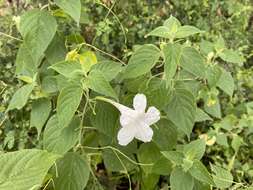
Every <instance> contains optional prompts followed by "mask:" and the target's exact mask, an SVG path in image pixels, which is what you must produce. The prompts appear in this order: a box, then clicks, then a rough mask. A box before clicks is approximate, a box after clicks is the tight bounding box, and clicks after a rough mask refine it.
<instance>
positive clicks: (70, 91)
mask: <svg viewBox="0 0 253 190" xmlns="http://www.w3.org/2000/svg"><path fill="white" fill-rule="evenodd" d="M82 95H83V89H82V88H81V87H80V86H79V85H75V84H73V85H69V86H67V87H65V88H63V89H62V90H61V92H60V95H59V96H58V99H57V107H56V113H57V117H58V120H59V125H60V126H61V127H65V126H67V125H68V124H69V123H70V121H71V120H72V118H73V116H74V114H75V112H76V111H77V108H78V106H79V104H80V102H81V99H82Z"/></svg>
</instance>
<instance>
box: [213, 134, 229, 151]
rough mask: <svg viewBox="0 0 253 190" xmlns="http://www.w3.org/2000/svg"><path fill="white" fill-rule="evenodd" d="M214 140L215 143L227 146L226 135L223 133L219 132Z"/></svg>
mask: <svg viewBox="0 0 253 190" xmlns="http://www.w3.org/2000/svg"><path fill="white" fill-rule="evenodd" d="M216 142H217V144H219V145H222V146H225V147H226V148H228V147H229V145H228V138H227V135H226V134H224V133H220V134H218V135H217V137H216Z"/></svg>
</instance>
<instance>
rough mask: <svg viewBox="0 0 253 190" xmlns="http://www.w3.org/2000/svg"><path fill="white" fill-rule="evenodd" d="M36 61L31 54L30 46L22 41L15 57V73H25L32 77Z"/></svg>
mask: <svg viewBox="0 0 253 190" xmlns="http://www.w3.org/2000/svg"><path fill="white" fill-rule="evenodd" d="M38 61H39V60H36V58H35V57H34V56H33V55H32V53H31V51H30V48H29V47H28V46H27V44H26V43H23V44H22V45H21V46H20V47H19V49H18V54H17V57H16V62H15V64H16V71H15V73H16V74H17V75H25V76H29V77H31V78H32V77H33V76H34V75H35V73H36V70H37V66H38Z"/></svg>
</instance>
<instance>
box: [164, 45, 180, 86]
mask: <svg viewBox="0 0 253 190" xmlns="http://www.w3.org/2000/svg"><path fill="white" fill-rule="evenodd" d="M163 54H164V62H165V65H164V73H165V79H166V81H167V83H168V84H170V82H171V79H172V78H173V77H174V75H175V74H176V71H177V66H178V65H179V58H180V54H181V46H180V45H179V44H167V45H165V46H164V48H163Z"/></svg>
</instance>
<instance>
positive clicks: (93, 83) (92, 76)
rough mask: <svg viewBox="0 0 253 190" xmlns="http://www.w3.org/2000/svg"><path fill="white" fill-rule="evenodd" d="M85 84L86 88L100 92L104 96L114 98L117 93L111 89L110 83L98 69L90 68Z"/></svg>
mask: <svg viewBox="0 0 253 190" xmlns="http://www.w3.org/2000/svg"><path fill="white" fill-rule="evenodd" d="M86 82H87V86H88V88H90V89H92V90H94V91H95V92H97V93H100V94H102V95H105V96H109V97H112V98H115V99H118V98H117V95H116V93H115V91H114V90H113V88H112V86H111V85H110V83H109V82H108V81H107V80H106V78H105V77H104V75H103V73H102V72H101V71H99V70H92V71H91V72H90V73H89V75H88V77H87V81H86Z"/></svg>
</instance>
